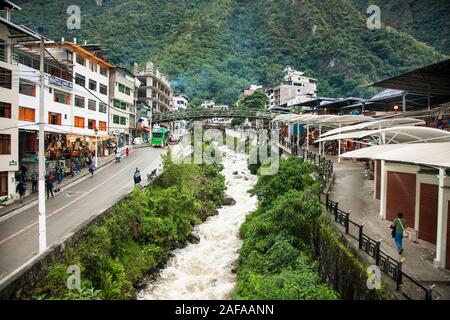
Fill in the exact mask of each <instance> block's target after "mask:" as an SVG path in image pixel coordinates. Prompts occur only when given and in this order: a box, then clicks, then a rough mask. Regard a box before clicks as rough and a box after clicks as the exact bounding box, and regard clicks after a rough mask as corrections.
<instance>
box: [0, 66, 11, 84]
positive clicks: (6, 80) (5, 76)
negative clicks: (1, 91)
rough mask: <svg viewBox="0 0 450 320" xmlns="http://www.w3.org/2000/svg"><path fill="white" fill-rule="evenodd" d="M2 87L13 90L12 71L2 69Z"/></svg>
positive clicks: (0, 82)
mask: <svg viewBox="0 0 450 320" xmlns="http://www.w3.org/2000/svg"><path fill="white" fill-rule="evenodd" d="M0 87H3V88H7V89H11V88H12V72H11V70H8V69H5V68H0Z"/></svg>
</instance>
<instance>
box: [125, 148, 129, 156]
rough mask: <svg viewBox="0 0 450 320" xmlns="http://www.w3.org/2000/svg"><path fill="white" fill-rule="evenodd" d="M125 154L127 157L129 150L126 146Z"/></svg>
mask: <svg viewBox="0 0 450 320" xmlns="http://www.w3.org/2000/svg"><path fill="white" fill-rule="evenodd" d="M125 154H126V155H127V157H128V156H129V155H130V150H129V149H128V147H127V148H126V149H125Z"/></svg>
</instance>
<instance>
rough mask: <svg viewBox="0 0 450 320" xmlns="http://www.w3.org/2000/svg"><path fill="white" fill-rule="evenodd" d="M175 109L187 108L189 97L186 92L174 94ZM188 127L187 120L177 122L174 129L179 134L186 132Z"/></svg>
mask: <svg viewBox="0 0 450 320" xmlns="http://www.w3.org/2000/svg"><path fill="white" fill-rule="evenodd" d="M172 105H173V110H186V109H187V107H188V105H189V97H188V96H186V95H184V94H177V95H174V96H173V103H172ZM187 127H188V122H187V121H186V120H181V121H177V122H175V127H174V130H175V131H176V132H177V133H179V134H184V133H185V132H186V129H187Z"/></svg>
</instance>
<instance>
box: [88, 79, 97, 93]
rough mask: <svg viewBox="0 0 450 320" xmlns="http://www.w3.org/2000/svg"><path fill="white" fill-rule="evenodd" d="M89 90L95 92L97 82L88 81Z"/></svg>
mask: <svg viewBox="0 0 450 320" xmlns="http://www.w3.org/2000/svg"><path fill="white" fill-rule="evenodd" d="M89 90H94V91H97V82H96V81H94V80H89Z"/></svg>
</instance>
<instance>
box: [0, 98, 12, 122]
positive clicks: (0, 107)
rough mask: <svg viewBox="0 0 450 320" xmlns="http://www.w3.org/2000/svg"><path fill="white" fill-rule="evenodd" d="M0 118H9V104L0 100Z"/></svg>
mask: <svg viewBox="0 0 450 320" xmlns="http://www.w3.org/2000/svg"><path fill="white" fill-rule="evenodd" d="M0 118H8V119H11V104H9V103H6V102H0Z"/></svg>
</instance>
